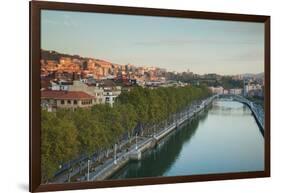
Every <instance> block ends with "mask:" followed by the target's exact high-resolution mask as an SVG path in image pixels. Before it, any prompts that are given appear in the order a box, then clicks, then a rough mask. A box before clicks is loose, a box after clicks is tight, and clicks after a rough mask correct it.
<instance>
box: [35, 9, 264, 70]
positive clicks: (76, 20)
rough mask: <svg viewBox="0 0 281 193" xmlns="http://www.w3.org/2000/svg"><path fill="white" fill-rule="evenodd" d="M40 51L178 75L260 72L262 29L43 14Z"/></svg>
mask: <svg viewBox="0 0 281 193" xmlns="http://www.w3.org/2000/svg"><path fill="white" fill-rule="evenodd" d="M41 48H42V49H45V50H54V51H57V52H61V53H65V54H71V55H73V54H78V55H81V56H83V57H92V58H98V59H103V60H107V61H110V62H113V63H117V64H128V63H130V64H134V65H136V66H155V67H160V68H165V69H167V70H168V71H177V72H183V71H187V70H188V69H189V70H190V71H192V72H194V73H197V74H206V73H217V74H222V75H235V74H244V73H255V74H256V73H261V72H264V24H263V23H253V22H252V23H249V22H232V21H215V20H199V19H182V18H167V17H152V16H131V15H117V14H102V13H85V12H70V11H50V10H42V12H41Z"/></svg>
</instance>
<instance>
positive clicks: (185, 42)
mask: <svg viewBox="0 0 281 193" xmlns="http://www.w3.org/2000/svg"><path fill="white" fill-rule="evenodd" d="M259 43H260V42H258V41H253V40H245V41H242V40H239V41H235V40H221V39H220V40H216V39H190V40H188V39H168V40H153V41H140V42H134V43H133V44H134V45H137V46H184V45H191V44H204V45H206V44H214V45H218V44H221V45H226V44H235V45H237V44H241V45H248V44H259Z"/></svg>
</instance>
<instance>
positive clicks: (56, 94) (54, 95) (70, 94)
mask: <svg viewBox="0 0 281 193" xmlns="http://www.w3.org/2000/svg"><path fill="white" fill-rule="evenodd" d="M41 98H50V99H94V98H95V97H94V96H91V95H89V94H87V93H85V92H82V91H57V90H44V91H41Z"/></svg>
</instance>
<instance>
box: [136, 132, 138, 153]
mask: <svg viewBox="0 0 281 193" xmlns="http://www.w3.org/2000/svg"><path fill="white" fill-rule="evenodd" d="M137 149H138V134H137V133H136V150H137Z"/></svg>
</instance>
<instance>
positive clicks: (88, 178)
mask: <svg viewBox="0 0 281 193" xmlns="http://www.w3.org/2000/svg"><path fill="white" fill-rule="evenodd" d="M89 180H90V160H89V159H88V174H87V181H89Z"/></svg>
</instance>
